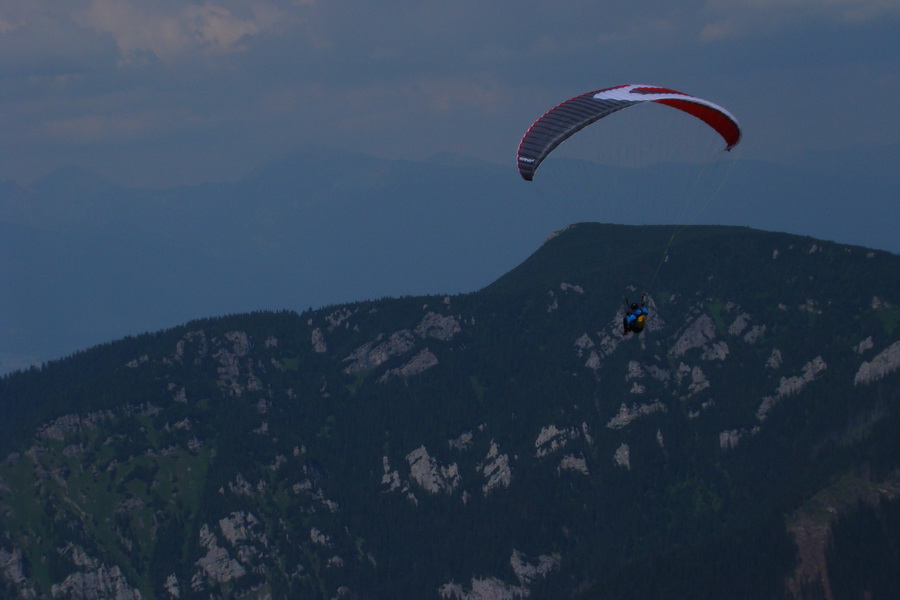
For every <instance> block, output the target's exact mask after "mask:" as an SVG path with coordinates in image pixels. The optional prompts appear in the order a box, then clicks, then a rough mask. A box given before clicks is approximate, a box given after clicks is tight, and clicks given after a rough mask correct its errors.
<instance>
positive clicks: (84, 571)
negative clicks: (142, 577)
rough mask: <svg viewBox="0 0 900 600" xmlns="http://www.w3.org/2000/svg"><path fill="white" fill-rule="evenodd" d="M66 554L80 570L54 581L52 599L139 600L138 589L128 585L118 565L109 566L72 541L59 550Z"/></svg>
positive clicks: (140, 597)
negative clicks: (56, 582)
mask: <svg viewBox="0 0 900 600" xmlns="http://www.w3.org/2000/svg"><path fill="white" fill-rule="evenodd" d="M60 553H61V554H63V555H64V556H67V557H68V558H69V560H71V561H72V564H74V565H75V566H76V567H79V568H80V569H81V570H80V571H76V572H75V573H72V574H71V575H69V576H67V577H66V578H65V579H64V580H63V581H62V582H61V583H58V584H54V585H53V586H52V588H51V593H52V594H53V597H54V598H58V597H66V598H76V599H78V600H82V599H83V600H92V599H94V598H113V599H115V600H141V599H142V598H143V596H141V593H140V591H138V590H136V589H134V588H133V587H132V586H130V585H129V584H128V581H127V580H126V579H125V576H124V574H123V573H122V570H121V569H119V567H118V565H113V566H112V567H110V566H108V565H106V564H103V563H101V562H100V561H99V560H97V559H96V558H92V557H90V556H88V555H87V553H86V552H85V551H84V549H82V548H80V547H79V546H75V545H73V544H69V545H67V546H66V547H65V548H63V549H62V551H61V552H60Z"/></svg>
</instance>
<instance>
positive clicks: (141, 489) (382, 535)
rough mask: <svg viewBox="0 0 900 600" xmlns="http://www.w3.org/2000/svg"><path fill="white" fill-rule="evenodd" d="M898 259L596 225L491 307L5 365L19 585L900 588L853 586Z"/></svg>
mask: <svg viewBox="0 0 900 600" xmlns="http://www.w3.org/2000/svg"><path fill="white" fill-rule="evenodd" d="M628 242H630V243H628ZM633 248H642V249H645V250H643V251H642V252H644V253H635V252H634V251H633ZM648 258H653V259H654V260H653V261H650V262H649V263H648V262H647V261H648ZM657 261H659V262H661V265H662V266H661V268H660V270H659V274H658V281H659V283H660V284H661V285H659V286H653V287H651V288H650V289H646V290H645V289H644V288H643V287H638V285H639V284H640V283H641V281H642V280H644V281H646V278H649V277H651V276H652V275H653V268H655V263H656V262H657ZM897 261H898V257H896V256H894V255H892V254H890V253H887V252H880V251H873V250H869V249H866V248H859V247H854V246H847V245H841V244H835V243H831V242H823V241H821V240H816V239H812V238H806V237H801V236H794V235H790V234H773V233H769V232H760V231H755V230H751V229H748V228H737V227H719V226H711V227H688V228H685V229H683V230H680V231H677V234H676V235H675V236H674V238H672V229H671V228H668V227H648V228H644V227H629V226H615V225H601V224H590V223H587V224H578V225H575V226H572V227H569V228H566V229H565V230H562V231H560V232H559V233H558V234H557V235H554V236H551V237H550V239H548V240H547V241H546V242H545V243H544V244H543V245H542V246H541V247H540V248H538V250H537V251H536V252H535V253H534V254H533V255H532V256H531V257H529V258H528V259H526V260H525V261H524V262H523V263H522V265H521V266H519V267H518V268H516V269H513V270H511V271H510V273H508V274H507V275H505V276H503V277H501V278H499V279H498V280H497V281H496V282H495V283H493V284H490V285H488V286H485V287H484V288H483V289H481V290H480V291H477V292H472V293H468V294H460V295H448V296H441V295H429V296H405V297H397V298H384V299H381V300H370V301H364V302H354V303H348V304H338V305H333V306H329V307H326V308H322V309H317V310H307V311H305V312H303V313H300V314H298V313H293V312H289V311H283V312H259V313H246V314H235V315H229V316H223V317H217V318H209V319H202V320H198V321H192V322H190V323H187V324H185V325H183V326H180V327H177V328H174V329H168V330H163V331H160V332H157V333H153V334H144V335H141V336H137V337H133V338H128V339H124V340H120V341H118V342H114V343H110V344H105V345H103V346H101V347H98V348H94V349H91V350H88V351H84V352H80V353H77V354H76V355H74V356H72V357H70V358H68V359H65V360H60V361H53V362H52V363H49V364H48V365H47V366H45V367H44V368H43V369H35V370H33V371H31V372H24V373H15V374H11V375H8V376H6V377H4V378H2V379H0V398H2V399H3V402H2V403H0V410H2V411H3V414H2V415H0V416H2V419H0V424H2V427H3V430H2V432H0V433H2V434H3V435H0V437H2V438H3V440H4V446H3V448H2V450H3V452H2V453H0V454H2V455H3V456H5V457H6V458H5V459H3V460H2V461H0V521H2V523H3V525H4V527H3V529H4V530H5V531H7V532H8V533H7V534H6V537H4V538H2V539H0V552H2V553H3V558H4V560H5V561H6V562H5V563H4V564H7V565H8V568H7V569H6V570H4V571H3V575H2V584H3V585H4V586H6V587H5V588H0V589H4V590H5V591H6V592H7V593H8V594H9V595H13V594H18V595H27V594H29V593H31V592H34V593H35V594H37V593H39V592H41V593H44V594H49V591H48V590H50V589H51V588H52V589H55V590H56V592H54V594H55V595H61V596H66V595H74V593H75V592H74V590H75V589H85V587H84V586H88V589H91V590H93V591H94V593H95V597H112V596H113V595H114V594H119V595H120V597H122V596H121V595H122V594H126V596H125V597H137V596H136V594H137V593H140V595H141V597H142V598H150V597H154V598H172V597H179V598H191V597H208V595H209V594H218V595H222V596H228V597H235V598H261V597H267V596H271V597H288V596H292V595H293V596H296V595H298V594H300V595H308V596H310V597H322V598H333V597H348V598H349V597H359V598H392V597H398V596H400V597H422V598H428V597H432V598H442V599H453V598H457V599H459V600H464V599H466V598H469V599H474V598H504V597H513V598H516V597H525V596H528V597H530V598H535V599H538V600H539V599H542V598H569V597H579V598H600V597H602V598H607V599H608V598H625V597H634V595H635V594H637V595H649V596H655V597H660V596H665V597H704V596H705V597H722V596H724V595H727V596H729V597H734V598H758V597H761V596H766V597H782V598H828V597H830V596H829V594H830V593H832V592H833V591H834V590H865V589H869V590H873V589H874V590H881V589H895V588H891V587H890V586H892V585H896V584H897V582H896V578H894V579H891V575H890V572H894V571H890V572H888V571H885V570H884V569H880V570H878V569H876V570H874V571H872V570H871V569H870V570H868V571H866V570H861V571H856V572H851V573H850V574H849V575H848V572H847V571H846V570H845V569H841V568H840V567H841V565H845V564H848V563H847V561H849V560H850V558H848V554H852V553H853V552H851V550H850V549H851V548H855V544H856V543H857V542H858V541H859V539H858V538H855V537H854V536H853V534H852V533H848V529H849V531H851V532H852V531H853V529H852V527H850V528H848V526H844V525H842V523H845V522H846V523H873V522H874V523H876V524H877V525H876V526H867V528H860V527H857V529H856V530H857V531H865V532H866V535H867V536H870V537H869V538H867V539H869V540H870V542H871V541H872V540H874V541H877V540H879V539H881V538H878V537H877V536H875V537H871V536H872V535H873V534H872V532H873V531H875V532H876V533H877V532H879V531H882V532H888V533H890V532H892V531H893V529H890V527H891V526H890V525H889V523H890V521H889V520H885V519H889V515H891V514H893V513H892V512H891V511H893V510H894V508H893V507H894V506H896V503H897V498H898V495H897V492H898V487H897V485H896V481H897V479H898V473H900V456H898V451H897V447H896V444H895V443H894V440H896V436H897V434H898V432H900V338H898V337H897V336H898V325H900V308H898V305H900V289H898V285H900V283H898V280H897V278H896V277H893V275H894V274H896V273H897V271H898V262H897ZM645 263H646V264H645ZM639 265H644V266H643V267H640V268H638V266H639ZM761 282H763V283H765V285H761V284H760V283H761ZM623 289H624V291H625V292H626V293H630V294H633V293H637V292H640V291H648V292H650V294H651V296H650V301H649V302H650V307H651V316H650V320H649V322H648V325H647V328H646V329H645V331H644V333H643V334H641V336H638V337H629V338H623V337H622V335H621V331H620V328H621V318H622V315H623V303H622V297H621V296H622V292H623ZM14 426H15V428H14ZM191 473H193V475H191ZM860 502H862V503H861V504H860ZM873 506H874V507H875V508H872V507H873ZM35 507H37V508H35ZM832 511H834V512H832ZM26 517H27V518H26ZM848 519H850V520H849V521H848ZM853 519H856V520H855V521H854V520H853ZM879 519H881V520H880V521H879ZM873 527H875V528H874V529H873ZM834 528H837V529H834ZM879 528H880V529H879ZM830 531H835V532H836V533H835V537H833V538H830V537H829V535H828V532H830ZM822 532H825V535H823V534H822ZM838 534H840V535H838ZM860 535H862V534H860ZM60 536H62V537H60ZM888 539H889V538H888ZM830 540H831V541H830ZM879 543H880V542H879ZM872 548H873V551H874V549H876V548H877V550H878V552H879V553H880V554H881V555H882V556H885V557H887V559H888V560H891V559H892V557H893V555H892V554H891V551H890V547H889V546H882V545H878V544H873V546H872ZM42 555H43V556H47V557H49V559H48V561H47V562H46V563H42V562H41V560H40V558H39V557H40V556H42ZM873 564H874V563H873ZM879 564H880V563H879ZM54 586H56V587H54ZM78 586H81V588H79V587H78ZM104 586H105V587H104ZM878 586H881V587H878ZM884 586H888V587H887V588H884ZM29 590H30V591H29ZM127 594H130V596H128V595H127ZM14 597H15V596H14ZM835 597H837V596H835ZM875 597H879V596H878V595H877V594H876V596H875ZM881 597H889V596H881Z"/></svg>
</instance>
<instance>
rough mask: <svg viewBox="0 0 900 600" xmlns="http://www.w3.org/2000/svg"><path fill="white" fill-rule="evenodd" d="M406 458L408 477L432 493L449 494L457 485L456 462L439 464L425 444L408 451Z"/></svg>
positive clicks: (457, 471) (457, 472)
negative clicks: (444, 464)
mask: <svg viewBox="0 0 900 600" xmlns="http://www.w3.org/2000/svg"><path fill="white" fill-rule="evenodd" d="M406 460H407V461H408V462H409V470H410V477H412V478H413V480H415V482H416V483H418V484H419V485H420V486H422V488H423V489H425V490H426V491H428V492H430V493H432V494H439V493H445V494H449V493H451V492H452V491H453V490H455V489H456V486H458V485H459V482H460V475H459V468H458V467H457V466H456V463H451V464H449V465H447V466H439V465H438V464H437V461H436V460H435V459H434V458H433V457H432V456H430V455H429V454H428V450H426V449H425V446H420V447H419V448H417V449H415V450H413V451H412V452H410V453H409V454H408V455H407V456H406Z"/></svg>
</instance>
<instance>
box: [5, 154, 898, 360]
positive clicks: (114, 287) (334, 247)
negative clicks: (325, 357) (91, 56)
mask: <svg viewBox="0 0 900 600" xmlns="http://www.w3.org/2000/svg"><path fill="white" fill-rule="evenodd" d="M898 160H900V147H897V146H894V147H887V148H877V149H870V150H869V151H868V152H860V151H854V152H852V153H847V154H842V155H841V156H840V157H839V158H838V157H835V156H833V155H831V154H826V155H822V156H820V157H819V158H817V159H816V162H817V164H834V165H836V168H833V169H830V170H828V173H829V175H828V176H827V177H820V176H812V175H811V174H810V172H809V171H807V170H806V169H805V168H804V167H802V166H797V167H784V166H779V165H776V164H774V163H766V162H760V161H752V160H737V159H732V158H731V157H727V158H726V159H724V160H723V161H722V162H721V163H719V164H720V165H722V164H724V165H727V172H726V175H725V176H724V177H723V179H722V183H721V184H719V183H716V186H717V187H716V190H715V194H714V196H713V197H711V198H710V199H709V200H708V201H704V202H703V203H702V205H701V210H698V211H696V212H694V213H692V214H691V215H690V216H689V217H686V216H684V215H683V214H681V213H682V212H683V210H684V203H682V202H680V201H679V200H678V199H673V198H671V197H670V196H671V193H670V192H669V191H668V190H666V189H665V187H664V185H665V184H664V183H660V184H658V186H657V187H655V188H654V187H653V186H652V184H648V183H646V182H647V181H650V182H656V181H659V182H665V181H667V179H666V178H665V177H660V176H659V175H658V173H659V171H665V170H666V169H673V170H674V171H678V170H679V169H680V168H681V167H680V166H679V165H669V166H667V165H662V166H656V167H647V168H644V169H636V170H628V169H617V168H613V167H604V166H601V165H594V164H589V163H585V164H579V163H577V162H576V161H572V160H571V159H559V160H554V162H553V163H548V165H545V167H544V169H545V171H546V172H542V173H540V174H539V176H538V179H536V181H535V182H533V183H531V184H529V183H526V182H523V181H521V180H520V179H519V178H518V177H517V176H516V174H515V172H514V167H513V166H512V165H509V166H498V165H494V164H490V163H484V162H481V161H478V160H475V159H473V158H469V157H465V156H459V155H448V154H442V155H439V156H436V157H434V158H433V159H431V160H429V161H424V162H415V161H404V160H388V159H382V158H376V157H372V156H368V155H365V154H361V153H355V152H347V151H343V150H339V149H335V148H323V147H313V148H309V149H307V150H305V151H302V152H297V153H293V154H289V155H284V156H282V157H279V158H275V159H272V160H270V161H268V162H266V163H265V164H263V165H261V166H260V167H259V168H258V169H256V170H255V171H254V172H253V173H251V174H249V175H247V176H246V177H244V178H242V179H240V180H239V181H237V182H234V183H206V184H199V185H190V186H178V187H172V188H161V189H155V188H133V187H126V186H121V185H118V184H116V183H115V182H113V181H110V180H108V179H105V178H103V177H100V176H98V175H96V174H94V173H91V172H89V171H85V170H83V169H80V168H74V167H72V168H66V169H60V170H58V171H55V172H53V173H51V174H49V175H47V176H45V177H42V178H41V179H39V180H37V181H35V182H34V183H32V184H31V185H29V186H20V185H18V184H16V183H13V182H6V183H4V184H2V185H0V229H2V236H0V253H2V261H0V277H2V280H3V281H5V282H7V283H8V285H4V286H3V288H2V290H3V291H2V292H0V293H2V298H0V302H2V305H3V307H4V309H3V312H2V315H0V360H2V362H0V365H2V367H0V368H2V371H10V370H12V369H16V368H23V367H26V366H28V365H31V364H40V363H41V362H43V361H46V360H50V359H55V358H59V357H61V356H64V355H66V354H69V353H71V352H74V351H77V350H80V349H84V348H86V347H88V346H91V345H93V344H97V343H101V342H106V341H109V340H111V339H115V338H118V337H122V336H125V335H134V334H138V333H141V332H144V331H153V330H156V329H160V328H164V327H169V326H172V325H175V324H177V323H181V322H185V321H187V320H189V319H193V318H200V317H205V316H209V315H217V314H229V313H238V312H246V311H253V310H265V309H282V308H288V309H292V310H303V309H305V308H307V307H318V306H324V305H329V304H336V303H342V302H348V301H352V300H359V299H367V298H368V299H371V298H379V297H384V296H403V295H416V294H426V293H460V292H467V291H473V290H476V289H479V288H481V287H483V286H485V285H487V284H488V283H490V282H491V281H492V280H493V279H495V278H496V277H497V276H498V274H500V273H503V272H505V271H507V270H509V269H511V268H512V267H514V266H515V265H516V264H518V263H519V262H521V261H522V260H524V258H525V257H527V256H528V255H529V254H530V253H531V252H533V251H534V250H535V249H536V248H537V247H538V246H539V245H540V243H541V242H542V240H543V239H545V238H546V237H547V236H548V235H549V234H550V233H552V232H553V231H555V230H558V229H561V228H563V227H565V226H567V225H569V224H572V223H576V222H582V221H597V222H610V223H623V224H671V225H673V232H674V231H676V229H677V228H676V226H680V225H685V224H699V223H716V224H734V225H746V226H750V227H754V228H759V229H765V230H773V231H784V232H790V233H798V234H802V235H810V236H813V237H818V238H822V239H829V240H835V241H839V242H842V243H850V244H857V245H861V246H866V247H871V248H880V249H886V250H889V251H892V252H898V251H900V242H898V240H900V236H898V235H897V232H898V230H900V211H897V209H896V193H897V190H898V189H900V174H898V172H897V171H896V169H893V168H890V165H891V164H896V161H898ZM837 165H840V168H837ZM557 167H558V171H557V172H558V173H562V175H558V176H556V177H555V178H554V175H553V171H551V169H554V168H557ZM819 172H821V169H819V170H816V171H814V173H819ZM570 173H575V176H572V177H570V175H569V174H570ZM542 177H543V180H542ZM561 178H566V179H565V181H564V185H560V181H561ZM610 181H615V182H616V185H617V187H616V188H615V191H614V194H615V195H612V194H613V193H612V192H610V193H606V192H605V191H604V190H606V188H607V187H609V186H608V182H610ZM660 186H662V187H660ZM632 189H633V190H639V191H640V194H632V193H630V192H629V190H632ZM623 190H624V191H623ZM626 198H627V199H626Z"/></svg>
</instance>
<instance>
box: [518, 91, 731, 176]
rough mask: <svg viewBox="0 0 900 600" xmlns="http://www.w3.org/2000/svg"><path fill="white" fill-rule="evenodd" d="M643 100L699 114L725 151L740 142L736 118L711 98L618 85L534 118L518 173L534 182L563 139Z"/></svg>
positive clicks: (523, 144)
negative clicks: (720, 139)
mask: <svg viewBox="0 0 900 600" xmlns="http://www.w3.org/2000/svg"><path fill="white" fill-rule="evenodd" d="M644 102H654V103H657V104H663V105H665V106H670V107H672V108H676V109H678V110H681V111H684V112H685V113H688V114H690V115H692V116H694V117H697V118H698V119H700V120H701V121H703V122H704V123H706V124H707V125H709V126H710V127H711V128H713V129H714V130H715V131H716V132H717V133H718V134H719V135H720V136H721V137H722V139H723V140H724V141H725V144H726V147H725V150H731V149H732V148H734V147H735V146H736V145H737V144H738V143H739V142H740V141H741V127H740V125H739V124H738V122H737V119H735V118H734V116H733V115H732V114H731V113H730V112H728V111H727V110H725V109H724V108H722V107H721V106H719V105H717V104H713V103H712V102H710V101H709V100H704V99H702V98H697V97H696V96H691V95H689V94H685V93H683V92H678V91H675V90H672V89H668V88H663V87H658V86H652V85H618V86H614V87H609V88H604V89H602V90H597V91H593V92H587V93H585V94H581V95H580V96H575V97H574V98H571V99H570V100H566V101H565V102H563V103H562V104H560V105H558V106H556V107H555V108H552V109H550V110H549V111H547V112H546V113H545V114H544V115H543V116H542V117H541V118H539V119H538V120H537V121H535V122H534V123H533V124H532V125H531V127H529V128H528V131H526V132H525V135H524V136H523V137H522V141H521V143H520V144H519V149H518V153H517V163H518V167H519V174H520V175H521V176H522V178H523V179H525V180H526V181H531V180H532V179H533V178H534V174H535V171H537V169H538V167H539V166H540V164H541V162H543V160H544V159H545V158H547V156H548V155H549V154H550V153H551V152H552V151H553V150H554V149H555V148H556V147H557V146H559V145H560V144H561V143H562V142H564V141H565V140H567V139H569V138H570V137H572V136H573V135H574V134H576V133H577V132H579V131H580V130H582V129H584V128H585V127H587V126H588V125H590V124H592V123H595V122H597V121H599V120H600V119H602V118H604V117H606V116H609V115H611V114H612V113H614V112H616V111H619V110H622V109H623V108H627V107H629V106H634V105H636V104H641V103H644Z"/></svg>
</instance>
